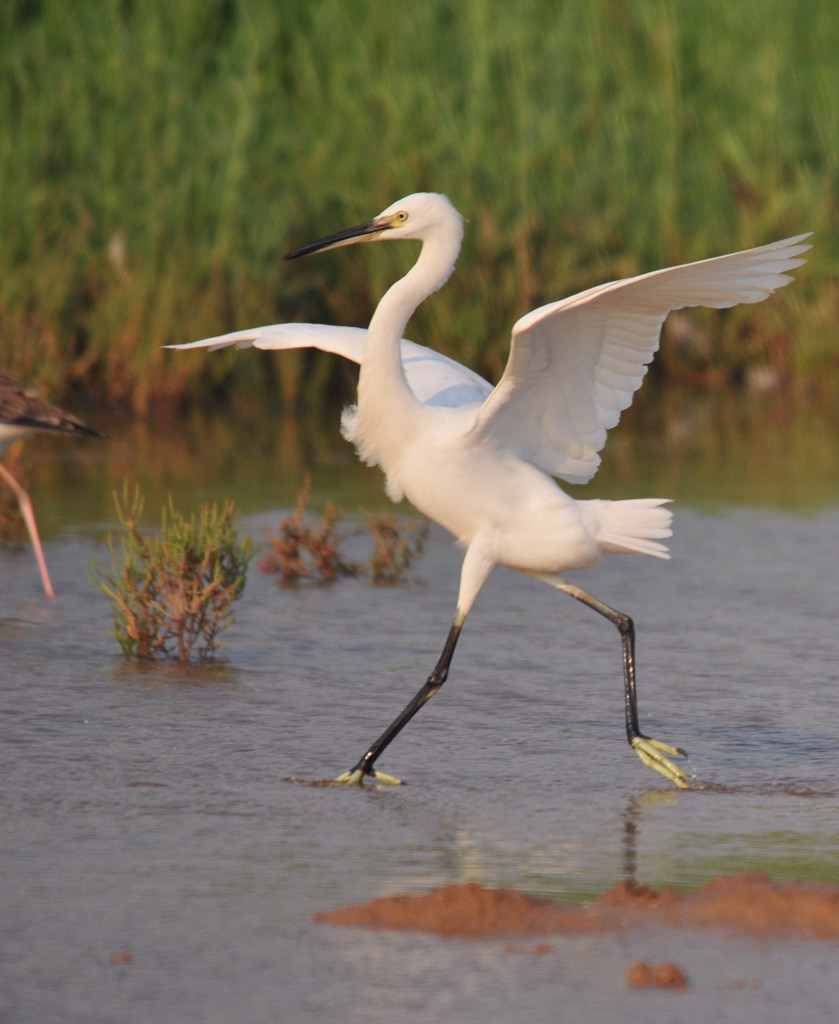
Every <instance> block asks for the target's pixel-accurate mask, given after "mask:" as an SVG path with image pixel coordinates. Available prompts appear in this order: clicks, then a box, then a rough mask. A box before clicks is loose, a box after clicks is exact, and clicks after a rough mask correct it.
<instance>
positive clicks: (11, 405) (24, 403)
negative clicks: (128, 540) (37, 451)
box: [0, 373, 102, 601]
mask: <svg viewBox="0 0 839 1024" xmlns="http://www.w3.org/2000/svg"><path fill="white" fill-rule="evenodd" d="M38 431H59V432H61V433H67V434H89V435H91V436H92V437H102V434H100V433H99V432H98V431H96V430H92V429H91V428H90V427H87V426H85V424H84V423H82V422H81V420H77V419H76V418H75V417H74V416H71V415H70V414H69V413H66V412H62V411H61V410H60V409H58V408H56V407H55V406H54V405H50V404H49V402H45V401H44V400H43V399H42V398H39V397H38V396H37V395H36V394H35V393H34V392H32V391H27V390H26V389H25V388H24V387H23V386H22V385H20V384H18V382H17V381H16V380H13V379H12V378H11V377H8V376H7V375H6V374H5V373H0V455H2V454H4V453H5V451H6V449H7V448H9V447H10V446H11V445H12V444H14V443H15V441H21V440H23V439H24V438H26V437H29V436H30V435H31V434H35V433H37V432H38ZM0 477H2V478H3V480H5V481H6V483H7V484H8V485H9V487H10V488H11V489H12V490H13V491H14V493H15V496H16V497H17V501H18V505H19V506H20V514H21V515H22V516H23V521H24V523H25V524H26V529H27V530H28V531H29V537H30V539H31V541H32V547H33V548H34V550H35V560H36V561H37V563H38V571H39V572H40V574H41V582H42V583H43V585H44V593H45V594H46V596H47V600H48V601H52V599H53V598H54V597H55V591H54V590H53V586H52V581H51V580H50V575H49V572H48V571H47V563H46V559H45V558H44V550H43V548H42V547H41V538H40V537H39V536H38V527H37V525H36V523H35V513H34V512H33V510H32V501H31V499H30V497H29V495H28V493H27V492H26V490H25V489H24V488H23V487H22V486H21V484H20V483H19V482H18V481H17V480H15V478H14V477H13V476H12V474H11V473H10V472H9V470H8V469H6V467H5V466H4V465H3V464H2V463H0Z"/></svg>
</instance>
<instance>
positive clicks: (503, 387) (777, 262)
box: [477, 234, 810, 483]
mask: <svg viewBox="0 0 839 1024" xmlns="http://www.w3.org/2000/svg"><path fill="white" fill-rule="evenodd" d="M808 237H809V234H805V235H796V236H795V237H793V238H787V239H784V240H783V241H780V242H773V243H771V244H770V245H764V246H761V247H760V248H757V249H747V250H745V251H744V252H737V253H732V254H730V255H728V256H718V257H716V258H715V259H709V260H702V261H701V262H699V263H687V264H685V265H684V266H679V267H670V268H668V269H666V270H657V271H654V272H653V273H651V274H642V275H641V276H640V277H631V278H627V279H626V280H623V281H613V282H611V283H610V284H604V285H599V286H598V287H596V288H590V289H588V291H584V292H580V294H578V295H573V296H571V297H570V298H567V299H562V300H561V301H560V302H552V303H550V304H549V305H547V306H541V307H540V308H539V309H534V310H533V311H532V312H531V313H528V314H527V315H526V316H523V317H522V318H521V319H520V320H519V321H518V322H517V323H516V324H515V326H514V327H513V342H512V348H511V350H510V357H509V360H508V362H507V367H506V369H505V371H504V374H503V376H502V378H501V380H500V381H499V382H498V386H497V387H496V388H495V390H494V391H493V393H492V395H491V396H490V397H489V398H488V399H487V401H486V403H485V404H484V406H483V408H482V409H481V410H480V412H479V414H478V421H477V430H479V431H482V432H483V434H484V436H486V437H487V438H489V439H495V440H496V441H497V443H499V444H502V445H504V446H505V447H508V448H512V449H514V450H515V451H516V452H517V453H518V454H519V455H520V456H521V457H522V458H523V459H525V460H526V461H528V462H530V463H532V464H533V465H534V466H538V467H539V468H540V469H543V470H544V471H545V472H547V473H551V474H553V475H554V476H559V477H562V478H563V479H564V480H568V481H569V482H570V483H585V482H586V481H587V480H590V479H591V478H592V477H593V476H594V474H595V473H596V472H597V467H598V466H599V465H600V456H599V455H598V454H597V453H598V452H599V451H600V449H601V448H602V447H603V445H604V444H605V442H606V431H607V430H609V428H610V427H614V426H615V424H616V423H617V422H618V420H619V419H620V414H621V412H622V411H623V410H624V409H626V408H627V406H629V405H630V403H631V402H632V397H633V395H634V394H635V392H636V391H637V390H638V388H639V387H640V385H641V381H642V380H643V379H644V374H645V373H646V372H647V365H648V364H649V363H650V362H651V360H652V358H653V356H654V355H655V352H656V350H657V349H658V344H659V338H660V335H661V327H662V324H663V323H664V320H665V318H666V316H667V314H668V313H669V312H670V311H671V310H674V309H682V308H684V307H685V306H710V307H712V308H716V309H722V308H724V307H727V306H735V305H737V304H738V303H740V302H760V301H761V300H762V299H765V298H766V297H767V296H768V295H770V294H771V293H772V292H773V291H775V289H776V288H781V287H782V286H783V285H785V284H788V283H789V281H790V280H792V279H791V278H790V277H788V276H786V272H787V271H790V270H793V269H794V268H795V267H798V266H800V265H801V264H802V263H803V262H804V260H801V259H796V257H797V256H799V255H800V254H801V253H802V252H805V251H806V250H807V249H809V248H810V246H809V245H801V244H800V243H801V242H802V241H803V240H804V239H805V238H808Z"/></svg>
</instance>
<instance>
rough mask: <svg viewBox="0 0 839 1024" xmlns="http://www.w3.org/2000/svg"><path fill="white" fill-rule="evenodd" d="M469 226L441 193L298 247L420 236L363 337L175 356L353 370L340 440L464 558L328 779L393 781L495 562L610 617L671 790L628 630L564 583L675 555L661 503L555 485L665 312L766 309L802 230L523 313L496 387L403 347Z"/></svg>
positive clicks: (651, 344) (655, 761) (585, 461)
mask: <svg viewBox="0 0 839 1024" xmlns="http://www.w3.org/2000/svg"><path fill="white" fill-rule="evenodd" d="M462 236H463V222H462V219H461V217H460V215H459V214H458V212H457V211H456V210H455V209H454V207H453V206H452V205H451V203H450V202H449V201H448V199H446V197H445V196H441V195H435V194H428V193H425V194H419V195H412V196H408V197H407V198H406V199H402V200H400V201H399V202H397V203H394V204H393V205H392V206H389V207H388V208H387V209H386V210H385V211H384V212H383V213H381V214H380V215H379V216H378V217H376V218H374V219H373V220H371V221H368V222H367V223H366V224H361V225H360V226H359V227H356V228H350V229H349V230H346V231H341V232H339V233H338V234H335V235H330V236H329V237H327V238H322V239H320V240H319V241H317V242H312V243H311V244H310V245H305V246H303V247H302V248H300V249H296V250H295V251H294V252H290V253H288V255H287V256H286V259H291V258H293V257H296V256H303V255H305V254H307V253H313V252H318V251H321V250H325V249H333V248H336V247H338V246H344V245H352V244H354V243H356V242H363V241H375V240H378V239H399V238H407V239H417V240H419V241H421V242H422V243H423V245H422V250H421V252H420V255H419V259H418V260H417V262H416V264H415V265H414V266H413V267H412V269H411V270H410V271H409V272H408V273H407V274H406V275H405V277H403V278H402V279H401V280H400V281H397V282H396V284H394V285H393V286H392V287H391V288H390V289H389V291H388V292H387V294H386V295H385V296H384V297H383V299H382V300H381V302H380V303H379V305H378V308H377V309H376V312H375V314H374V315H373V319H372V320H371V321H370V326H369V328H368V329H367V330H366V331H365V330H362V329H358V328H348V327H328V326H324V325H320V324H277V325H274V326H271V327H261V328H257V329H255V330H247V331H238V332H234V333H232V334H225V335H222V336H220V337H217V338H208V339H206V340H204V341H198V342H193V343H192V345H181V346H177V347H179V348H191V347H207V348H211V349H212V348H223V347H225V346H228V345H235V346H237V347H239V348H245V347H248V346H251V345H253V346H255V347H256V348H263V349H288V348H303V347H313V348H318V349H322V350H324V351H327V352H334V353H337V354H338V355H342V356H345V357H346V358H348V359H352V360H355V362H357V363H360V364H361V372H360V376H359V381H358V404H357V405H356V406H353V407H352V408H350V409H347V410H346V411H345V413H344V417H343V432H344V435H345V436H346V437H347V438H348V439H349V440H351V441H352V442H353V443H354V444H355V446H356V448H357V450H358V453H359V455H360V457H361V458H362V459H363V460H364V461H365V462H366V463H368V464H369V465H379V466H381V467H382V469H383V471H384V473H385V476H386V478H387V491H388V494H389V495H390V497H391V498H392V499H393V500H394V501H399V500H400V499H401V498H403V497H407V498H409V499H410V501H411V502H413V504H414V505H416V507H417V508H418V509H420V510H421V511H422V512H424V513H425V514H426V515H428V516H430V517H431V518H432V519H434V520H436V521H437V522H438V523H440V524H441V525H442V526H444V527H446V529H448V530H449V531H450V532H451V533H453V534H454V536H455V537H457V538H458V540H459V541H460V543H461V544H462V546H463V547H464V549H465V552H466V553H465V557H464V560H463V568H462V571H461V578H460V591H459V594H458V600H457V610H456V613H455V617H454V621H453V623H452V625H451V629H450V631H449V635H448V638H447V639H446V643H445V646H444V647H443V652H442V654H441V656H440V659H439V661H438V662H437V665H436V666H435V668H434V670H433V672H432V673H431V675H430V676H429V678H428V680H427V681H426V683H425V684H424V685H423V686H422V688H421V689H420V690H419V692H418V693H417V694H416V696H415V697H414V698H413V700H411V701H410V702H409V703H408V704H407V706H406V707H405V708H404V710H403V711H402V713H401V714H400V715H399V716H398V717H397V718H396V719H395V720H394V721H393V723H392V724H391V725H390V726H388V728H387V729H386V730H385V731H384V732H383V733H382V735H381V736H380V737H379V738H378V739H377V740H376V741H375V742H374V743H373V744H372V746H370V748H369V749H368V750H367V751H366V752H365V753H364V755H363V757H362V758H361V759H360V760H359V761H358V763H357V764H356V765H355V767H354V768H352V769H351V770H350V771H348V772H345V773H344V774H343V775H340V776H338V778H337V779H335V780H334V781H335V782H336V783H349V784H359V783H360V782H361V781H362V780H363V779H364V776H370V777H372V778H375V779H378V780H380V781H383V782H397V781H398V780H397V779H394V778H392V777H391V776H388V775H384V774H383V773H381V772H378V771H376V770H375V768H374V764H375V762H376V761H377V759H378V758H379V756H380V755H381V753H382V752H383V751H384V749H385V748H386V747H387V746H388V744H389V743H390V742H391V740H393V738H394V737H395V736H396V735H397V734H398V733H399V732H400V731H401V730H402V728H403V727H404V726H405V725H406V724H407V722H408V721H410V719H411V718H413V716H414V715H415V714H416V712H417V711H418V710H419V709H420V708H421V707H422V705H423V704H425V702H426V701H427V700H429V699H430V698H431V697H433V696H434V694H435V693H436V692H437V691H438V690H439V689H440V687H441V686H442V685H443V683H444V682H445V680H446V677H447V675H448V671H449V664H450V662H451V659H452V654H453V653H454V649H455V645H456V644H457V640H458V637H459V635H460V631H461V629H462V627H463V623H464V620H465V619H466V616H467V613H468V612H469V609H470V608H471V606H472V603H473V601H474V600H475V597H476V595H477V593H478V591H479V590H480V588H481V587H482V585H483V584H484V583H485V581H486V579H487V577H488V576H489V574H490V573H491V572H492V570H493V569H494V568H495V567H496V566H506V567H508V568H510V569H516V570H518V571H519V572H523V573H527V574H529V575H531V576H534V577H536V578H537V579H541V580H544V581H545V582H546V583H549V584H551V585H552V586H554V587H556V588H558V589H559V590H563V591H565V593H567V594H570V595H571V596H572V597H575V598H577V600H579V601H582V602H583V603H584V604H586V605H588V606H589V607H591V608H593V609H594V610H595V611H597V612H599V613H600V614H601V615H604V616H605V617H606V618H608V619H609V620H610V621H611V622H613V623H614V624H615V626H617V628H618V629H619V630H620V635H621V640H622V644H623V669H624V687H625V713H626V731H627V736H628V739H629V742H630V744H631V745H632V747H633V749H634V750H635V751H636V753H637V754H638V755H639V757H640V758H641V760H642V761H643V762H644V764H646V765H648V766H649V767H650V768H653V769H655V770H656V771H659V772H661V774H662V775H664V776H665V777H666V778H668V779H669V780H671V781H672V782H673V783H675V784H676V785H677V786H682V787H684V786H687V784H688V782H687V777H686V775H685V773H684V772H683V771H682V769H681V768H680V767H678V766H677V765H676V764H675V763H674V762H673V761H672V760H671V757H674V756H676V755H678V754H681V753H683V752H682V751H681V750H679V749H678V748H676V747H672V746H670V745H669V744H666V743H661V742H659V741H657V740H654V739H651V738H649V737H647V736H645V735H644V734H643V733H642V732H641V730H640V727H639V723H638V712H637V706H636V705H637V702H636V693H635V657H634V635H633V625H632V621H631V619H630V618H629V617H628V616H627V615H624V614H623V613H621V612H618V611H616V610H615V609H613V608H610V607H609V606H608V605H606V604H603V603H602V602H600V601H598V600H596V599H595V598H593V597H591V596H590V595H589V594H587V593H585V592H584V591H583V590H580V589H579V587H576V586H573V585H572V584H570V583H567V582H566V581H565V580H564V579H563V578H562V576H561V573H563V572H565V571H567V570H570V569H582V568H586V567H588V566H591V565H594V564H595V563H596V562H599V561H600V560H601V558H602V557H603V555H604V553H606V552H620V553H627V552H635V553H640V554H647V555H655V556H657V557H659V558H667V557H668V554H667V548H666V547H665V545H664V544H663V543H661V541H662V540H663V539H664V538H666V537H669V536H670V528H669V527H670V519H671V514H670V512H669V511H667V510H665V509H664V508H662V507H661V506H662V505H663V504H664V503H665V499H660V498H642V499H638V500H630V501H576V500H575V499H573V498H570V497H569V496H568V495H566V494H565V493H564V492H563V491H562V490H560V488H559V487H558V486H557V484H556V483H555V482H554V480H553V479H551V477H552V476H558V477H561V478H562V479H564V480H567V481H569V482H572V483H584V482H585V481H587V480H590V479H591V477H592V476H594V474H595V472H596V471H597V467H598V465H599V463H600V458H599V456H598V454H597V453H598V452H599V451H600V449H601V448H602V447H603V444H604V443H605V440H606V431H607V430H608V429H609V428H610V427H613V426H615V424H616V423H617V422H618V419H619V416H620V413H621V411H622V410H623V409H625V408H626V407H627V406H628V405H629V404H630V402H631V401H632V396H633V394H634V392H635V391H636V390H637V388H638V387H639V386H640V384H641V381H642V379H643V376H644V373H645V372H646V366H647V364H648V363H649V362H650V360H651V359H652V357H653V354H654V353H655V351H656V349H657V347H658V343H659V334H660V331H661V326H662V324H663V322H664V319H665V317H666V316H667V314H668V313H669V312H670V311H671V310H673V309H680V308H682V307H685V306H711V307H716V308H722V307H726V306H733V305H736V304H737V303H740V302H759V301H760V300H761V299H765V298H766V297H767V296H768V295H769V294H770V293H771V292H772V291H774V290H775V289H776V288H779V287H781V286H782V285H784V284H787V282H788V281H789V280H790V279H789V278H788V277H786V276H785V272H786V271H789V270H792V269H793V268H794V267H797V266H799V265H800V264H801V263H802V260H799V259H795V257H796V256H798V255H799V254H800V253H802V252H804V251H805V250H806V249H807V248H808V246H805V245H801V244H799V243H800V242H801V241H802V239H804V238H806V237H807V236H806V235H798V236H796V237H795V238H789V239H786V240H785V241H781V242H775V243H772V244H771V245H766V246H762V247H761V248H758V249H751V250H748V251H746V252H740V253H734V254H732V255H729V256H721V257H718V258H717V259H711V260H705V261H703V262H700V263H691V264H687V265H685V266H681V267H672V268H670V269H668V270H659V271H656V272H655V273H651V274H644V275H642V276H641V277H635V278H629V279H628V280H624V281H616V282H613V283H611V284H605V285H600V286H599V287H596V288H590V289H589V290H588V291H585V292H582V293H581V294H579V295H575V296H572V297H571V298H568V299H563V300H561V301H559V302H553V303H551V304H549V305H547V306H542V307H541V308H539V309H535V310H533V311H532V312H531V313H528V314H527V315H526V316H524V317H522V318H521V319H520V320H519V321H518V323H516V325H515V326H514V328H513V344H512V349H511V352H510V358H509V361H508V363H507V368H506V370H505V371H504V375H503V376H502V378H501V380H500V381H499V383H498V385H497V387H495V388H493V387H492V386H491V385H490V384H488V383H487V382H486V381H485V380H483V379H482V378H481V377H478V376H477V375H476V374H474V373H472V372H471V371H470V370H468V369H466V368H465V367H463V366H461V365H460V364H458V363H456V362H454V361H452V360H450V359H447V358H446V357H444V356H442V355H440V354H438V353H436V352H433V351H431V350H429V349H427V348H423V347H422V346H419V345H415V344H412V343H411V342H409V341H405V340H400V339H402V332H403V331H404V329H405V326H406V325H407V323H408V320H409V319H410V317H411V315H412V314H413V312H414V310H415V309H416V308H417V306H418V305H419V304H420V302H422V301H423V299H425V298H426V297H427V296H428V295H430V294H431V293H432V292H434V291H436V289H438V288H439V287H440V286H441V285H442V284H444V283H445V281H446V280H447V279H448V277H449V275H450V274H451V272H452V269H453V267H454V263H455V260H456V258H457V255H458V252H459V250H460V243H461V239H462Z"/></svg>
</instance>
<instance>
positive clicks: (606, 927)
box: [315, 873, 839, 942]
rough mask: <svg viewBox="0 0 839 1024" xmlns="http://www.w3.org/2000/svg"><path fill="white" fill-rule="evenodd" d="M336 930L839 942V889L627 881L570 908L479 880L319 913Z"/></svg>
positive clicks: (755, 878) (751, 882) (757, 882)
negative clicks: (685, 932) (677, 932)
mask: <svg viewBox="0 0 839 1024" xmlns="http://www.w3.org/2000/svg"><path fill="white" fill-rule="evenodd" d="M315 920H316V921H322V922H326V923H329V924H334V925H349V926H353V927H360V928H376V929H390V930H404V929H408V930H414V931H421V932H430V933H433V934H436V935H441V936H444V937H447V938H490V937H493V938H497V937H499V936H505V935H507V936H519V937H521V936H530V935H550V934H564V935H568V934H575V933H592V932H618V931H623V930H627V929H638V928H643V927H647V926H656V925H665V926H668V927H673V928H720V929H724V930H726V931H727V932H730V933H736V934H740V935H749V936H752V937H757V938H761V939H790V938H796V939H812V940H819V941H823V942H835V941H837V940H839V885H836V884H831V883H826V882H821V883H819V882H806V883H805V882H779V881H775V880H773V879H771V878H770V877H768V876H767V875H763V874H757V873H751V874H739V875H730V876H721V877H719V878H716V879H714V880H713V881H711V882H709V883H708V884H707V885H705V886H703V887H702V888H701V889H699V890H697V891H696V892H693V893H678V892H676V891H675V890H673V889H652V888H649V887H647V886H644V885H632V884H629V883H626V882H621V883H619V884H618V885H616V886H615V887H614V888H613V889H611V890H609V892H607V893H605V894H604V895H603V896H602V897H601V898H600V899H598V900H597V901H596V902H594V903H591V904H587V905H585V906H568V905H563V904H559V903H556V902H554V901H551V900H545V899H541V898H539V897H536V896H531V895H529V894H527V893H524V892H520V891H518V890H515V889H492V888H487V887H485V886H482V885H478V884H476V883H473V882H468V883H465V884H457V885H447V886H443V887H442V888H439V889H435V890H433V891H432V892H430V893H428V894H427V895H424V896H388V897H382V898H380V899H375V900H373V901H372V902H370V903H367V904H364V905H362V906H355V907H344V908H340V909H337V910H331V911H328V912H325V913H318V914H316V915H315Z"/></svg>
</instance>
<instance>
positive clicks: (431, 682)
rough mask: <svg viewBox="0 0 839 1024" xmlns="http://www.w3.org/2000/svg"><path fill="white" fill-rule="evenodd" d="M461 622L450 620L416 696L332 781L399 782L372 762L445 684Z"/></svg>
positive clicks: (337, 782)
mask: <svg viewBox="0 0 839 1024" xmlns="http://www.w3.org/2000/svg"><path fill="white" fill-rule="evenodd" d="M463 621H464V620H463V619H462V618H461V619H459V620H458V619H455V621H454V622H453V623H452V627H451V629H450V630H449V635H448V637H447V638H446V643H445V645H444V647H443V652H442V654H441V655H440V658H439V660H438V662H437V664H436V665H435V666H434V671H433V672H432V673H431V675H430V676H429V677H428V679H427V680H426V682H425V683H424V684H423V686H422V687H421V688H420V690H419V691H418V692H417V694H416V696H415V697H414V698H413V699H412V700H410V701H409V702H408V703H407V704H406V705H405V707H404V708H403V709H402V711H401V712H400V713H399V714H398V715H397V716H396V718H395V719H394V720H393V721H392V722H391V723H390V725H389V726H388V727H387V729H385V731H384V732H383V733H382V734H381V736H379V738H378V739H377V740H376V741H375V743H373V744H371V746H370V748H369V749H368V750H367V752H366V753H365V754H364V756H363V757H362V758H361V759H360V760H359V761H358V763H357V764H356V765H355V766H354V767H352V768H351V769H350V770H349V771H348V772H344V773H343V774H342V775H339V776H338V778H337V779H333V780H332V782H333V783H334V784H343V785H351V786H352V785H360V783H361V782H362V780H363V778H364V776H368V777H371V778H374V779H378V780H379V781H380V782H388V783H393V784H398V783H399V779H396V778H394V777H393V776H392V775H384V774H383V773H381V772H377V771H375V769H374V768H373V765H374V764H375V762H376V760H377V759H378V758H379V756H380V755H381V754H382V753H383V752H384V750H385V749H386V748H387V747H388V746H390V744H391V742H392V741H393V740H394V739H395V738H396V737H397V736H398V735H399V733H400V732H402V730H403V729H404V728H405V726H406V725H407V724H408V722H410V721H411V719H412V718H413V717H414V715H415V714H416V713H417V712H418V711H419V709H420V708H421V707H422V706H423V704H426V703H427V702H428V701H430V700H431V698H432V697H433V696H434V694H435V693H436V692H437V691H438V690H439V689H440V687H441V686H442V685H443V683H445V681H446V679H447V677H448V674H449V665H450V664H451V661H452V656H453V655H454V649H455V647H456V646H457V640H458V637H459V636H460V631H461V629H462V628H463Z"/></svg>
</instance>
